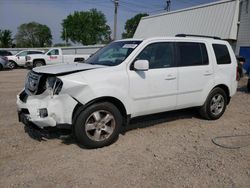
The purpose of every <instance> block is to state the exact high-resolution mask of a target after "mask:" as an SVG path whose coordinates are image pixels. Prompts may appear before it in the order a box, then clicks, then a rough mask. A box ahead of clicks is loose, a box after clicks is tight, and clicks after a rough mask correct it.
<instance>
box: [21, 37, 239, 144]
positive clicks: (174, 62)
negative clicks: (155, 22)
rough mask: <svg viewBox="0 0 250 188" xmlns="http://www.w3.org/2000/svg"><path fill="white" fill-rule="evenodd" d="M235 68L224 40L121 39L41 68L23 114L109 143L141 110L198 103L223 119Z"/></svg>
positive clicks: (29, 84)
mask: <svg viewBox="0 0 250 188" xmlns="http://www.w3.org/2000/svg"><path fill="white" fill-rule="evenodd" d="M112 53H113V54H119V56H117V59H116V58H115V57H116V55H112ZM107 54H109V55H107ZM121 54H123V56H122V55H121ZM109 57H110V58H109ZM236 72H237V60H236V57H235V55H234V52H233V50H232V48H231V46H230V45H229V43H228V42H226V41H223V40H218V39H210V38H201V37H163V38H149V39H144V40H139V39H138V40H137V39H126V40H119V41H115V42H112V43H110V44H109V45H107V46H106V47H104V48H102V49H101V50H99V51H98V52H97V53H95V54H94V55H93V56H91V57H90V58H89V59H88V60H87V61H86V62H85V63H74V64H62V65H57V66H47V67H39V68H34V69H33V70H32V71H31V72H29V73H28V75H27V79H26V83H25V89H24V90H23V91H21V93H20V94H19V95H18V96H17V108H18V114H19V120H20V121H22V122H24V123H28V122H31V123H32V124H34V125H36V126H38V127H40V128H45V127H58V128H62V127H63V128H66V127H68V128H70V129H72V131H73V132H74V134H75V136H76V139H77V141H78V142H79V143H80V144H82V145H84V146H86V147H88V148H98V147H103V146H106V145H109V144H111V143H113V142H114V141H115V140H116V139H117V138H118V136H119V133H120V130H121V128H122V126H124V125H127V124H128V122H129V119H131V118H134V117H138V116H143V115H149V114H154V113H159V112H164V111H171V110H177V109H183V108H190V107H198V109H199V112H200V114H201V116H202V117H204V118H205V119H208V120H216V119H219V118H220V117H221V116H222V115H223V113H224V111H225V109H226V107H227V105H228V104H229V102H230V99H231V97H232V96H233V95H234V94H235V93H236V88H237V83H238V82H237V75H236Z"/></svg>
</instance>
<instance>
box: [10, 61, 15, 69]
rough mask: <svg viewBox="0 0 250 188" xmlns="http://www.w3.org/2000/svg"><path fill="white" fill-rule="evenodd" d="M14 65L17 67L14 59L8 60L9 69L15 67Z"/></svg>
mask: <svg viewBox="0 0 250 188" xmlns="http://www.w3.org/2000/svg"><path fill="white" fill-rule="evenodd" d="M16 67H17V64H16V62H14V61H10V62H9V68H10V69H15V68H16Z"/></svg>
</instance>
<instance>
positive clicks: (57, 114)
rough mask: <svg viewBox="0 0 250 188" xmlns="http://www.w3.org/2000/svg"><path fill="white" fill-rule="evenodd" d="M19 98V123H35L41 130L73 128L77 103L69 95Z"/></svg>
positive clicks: (21, 95) (19, 96) (20, 96)
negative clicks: (73, 116) (46, 128)
mask: <svg viewBox="0 0 250 188" xmlns="http://www.w3.org/2000/svg"><path fill="white" fill-rule="evenodd" d="M23 95H25V94H23V92H22V93H21V94H20V95H18V96H17V111H18V117H19V121H20V122H22V123H24V124H29V123H33V124H35V125H36V126H37V127H39V128H44V127H65V128H66V127H69V128H70V127H71V126H70V125H71V124H72V115H73V111H74V108H75V106H76V105H77V102H76V101H75V100H74V99H73V98H72V97H70V96H69V95H67V94H64V95H54V96H53V97H51V96H49V95H45V94H43V95H34V96H27V95H26V96H25V97H24V96H23Z"/></svg>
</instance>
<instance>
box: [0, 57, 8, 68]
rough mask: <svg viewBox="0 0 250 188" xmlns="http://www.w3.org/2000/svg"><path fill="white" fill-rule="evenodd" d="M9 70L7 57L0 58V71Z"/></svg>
mask: <svg viewBox="0 0 250 188" xmlns="http://www.w3.org/2000/svg"><path fill="white" fill-rule="evenodd" d="M8 68H9V61H8V59H7V57H4V56H0V71H1V70H3V69H8Z"/></svg>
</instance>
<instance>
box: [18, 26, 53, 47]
mask: <svg viewBox="0 0 250 188" xmlns="http://www.w3.org/2000/svg"><path fill="white" fill-rule="evenodd" d="M15 40H16V45H17V47H46V46H51V44H52V35H51V31H50V28H49V27H48V26H47V25H42V24H40V23H36V22H30V23H25V24H22V25H20V26H19V27H18V31H17V34H16V36H15Z"/></svg>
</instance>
